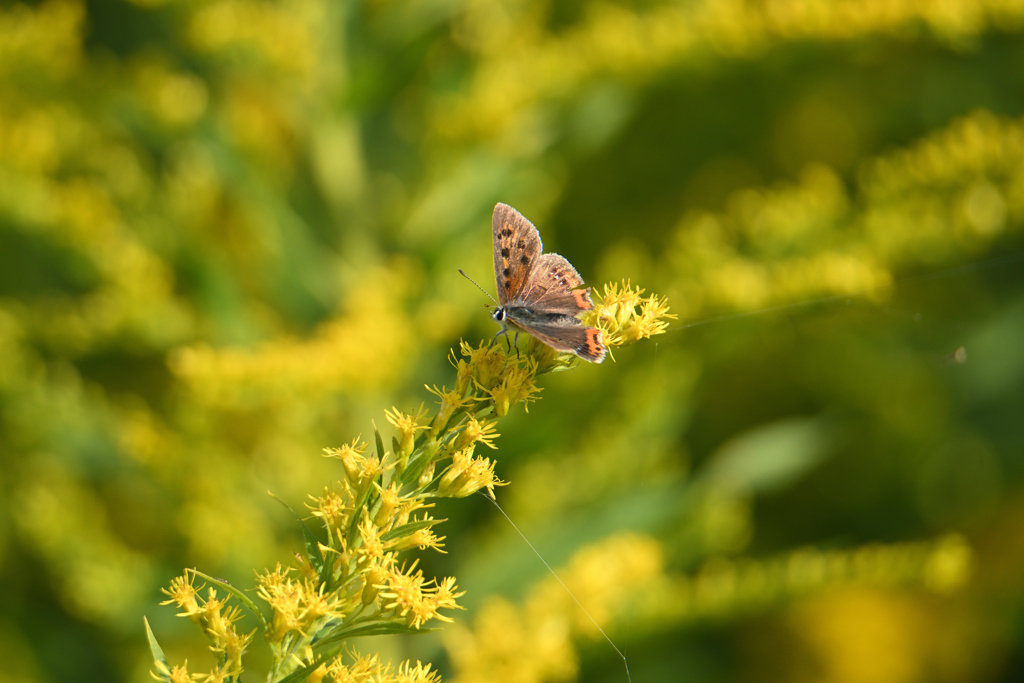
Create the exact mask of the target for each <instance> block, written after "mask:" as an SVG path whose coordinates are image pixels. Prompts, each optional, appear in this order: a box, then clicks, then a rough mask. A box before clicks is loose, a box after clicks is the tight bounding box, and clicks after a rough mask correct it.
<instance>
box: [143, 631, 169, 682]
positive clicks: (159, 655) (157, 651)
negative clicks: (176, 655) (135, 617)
mask: <svg viewBox="0 0 1024 683" xmlns="http://www.w3.org/2000/svg"><path fill="white" fill-rule="evenodd" d="M142 623H143V624H144V625H145V626H146V640H148V641H149V651H150V652H151V653H153V662H154V663H155V662H159V663H160V664H163V665H164V666H165V667H167V670H168V671H170V670H171V667H170V666H169V665H168V664H167V656H166V655H164V650H163V648H162V647H160V643H158V642H156V636H155V635H153V629H151V628H150V627H149V619H147V618H146V617H142ZM156 675H157V676H159V677H160V680H161V681H167V683H170V682H171V679H170V677H169V676H166V675H164V673H163V672H161V671H159V670H158V671H157V673H156Z"/></svg>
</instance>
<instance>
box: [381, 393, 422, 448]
mask: <svg viewBox="0 0 1024 683" xmlns="http://www.w3.org/2000/svg"><path fill="white" fill-rule="evenodd" d="M384 415H385V417H387V419H388V422H390V423H391V424H392V426H394V428H395V429H397V430H398V434H399V436H400V437H401V438H400V439H399V440H398V444H399V446H398V448H399V452H398V453H395V455H396V456H398V458H399V460H400V461H402V462H404V461H405V459H406V458H408V457H409V454H410V453H412V451H413V448H414V447H415V443H416V432H418V431H421V430H423V429H426V428H427V425H426V423H423V419H424V418H425V417H426V416H427V411H426V410H424V409H423V406H422V405H421V406H420V407H419V409H418V410H417V411H416V413H415V414H411V415H406V414H405V413H403V412H402V411H400V410H398V409H397V408H392V409H391V410H385V411H384Z"/></svg>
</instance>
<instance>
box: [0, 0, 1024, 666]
mask: <svg viewBox="0 0 1024 683" xmlns="http://www.w3.org/2000/svg"><path fill="white" fill-rule="evenodd" d="M1022 116H1024V2H1021V1H1020V0H941V1H939V0H936V1H934V2H929V1H927V0H917V1H911V0H834V1H830V0H677V1H674V2H673V1H666V0H622V1H621V2H583V1H581V0H566V1H557V2H556V1H555V0H508V1H500V0H372V1H367V2H331V1H329V0H284V1H281V2H265V1H261V0H211V1H207V0H180V1H175V0H166V1H164V0H134V1H133V2H128V1H122V0H46V1H44V2H11V1H10V0H3V1H2V2H0V457H2V461H0V487H2V495H0V501H2V507H0V576H2V586H3V587H2V590H0V681H4V682H5V683H6V682H7V681H11V682H14V681H17V682H19V683H20V682H26V683H27V682H29V681H40V682H42V681H121V680H125V681H127V680H137V681H142V680H149V679H148V673H147V671H148V669H149V668H150V666H151V661H150V659H149V655H148V651H147V649H146V645H145V640H144V637H143V632H142V616H143V615H147V616H148V617H149V619H150V621H151V623H152V624H153V626H154V630H155V631H156V633H157V635H158V637H159V638H160V640H161V643H162V644H163V646H164V648H165V650H166V651H167V652H168V655H169V656H170V658H171V659H172V661H181V660H182V659H184V658H186V657H187V658H188V660H189V663H190V666H191V667H192V670H203V669H204V668H210V667H211V666H212V660H211V658H210V654H209V653H208V652H207V651H206V650H205V648H206V645H205V642H204V640H203V639H202V637H201V635H200V634H199V633H198V630H197V629H195V628H194V627H193V626H192V625H191V624H190V623H188V622H187V621H186V620H182V619H176V618H175V617H174V616H173V610H172V609H171V608H169V607H158V606H157V602H158V601H159V600H160V599H162V597H163V596H161V595H160V594H159V588H160V587H161V586H165V585H166V584H167V581H168V580H169V579H170V578H171V577H173V576H174V575H176V574H178V573H180V571H181V569H182V568H183V567H187V566H197V567H199V568H200V569H201V570H203V571H205V572H207V573H209V574H211V575H214V576H219V577H225V578H227V579H228V580H230V581H231V582H232V583H234V584H235V585H239V586H244V587H251V585H252V581H253V570H254V569H262V568H264V567H267V566H273V565H274V564H275V563H276V562H278V561H285V562H287V561H288V558H289V557H290V556H291V553H292V552H293V551H294V550H297V549H299V547H300V538H299V536H298V534H297V530H296V529H295V527H294V524H293V522H292V521H291V520H290V517H289V515H288V514H287V512H286V511H285V510H284V508H281V507H280V506H279V505H278V504H277V503H275V502H274V501H273V500H272V499H270V498H269V497H268V496H267V495H266V491H267V490H268V489H270V490H272V491H273V492H274V493H276V494H277V495H279V496H281V497H282V498H284V499H285V500H288V501H289V502H290V503H291V504H292V505H293V506H295V507H298V506H300V505H301V504H302V503H303V501H305V500H306V495H307V494H309V493H315V492H320V491H322V488H323V486H325V485H327V484H328V483H330V482H331V481H332V480H334V479H337V478H338V477H339V472H338V471H337V466H336V465H335V464H334V463H333V462H332V461H327V460H325V459H323V458H321V457H320V455H319V453H320V449H321V448H322V447H324V446H336V445H340V444H341V443H343V442H346V441H349V440H351V438H353V437H354V436H356V435H357V434H359V433H362V434H363V435H364V437H365V436H366V435H368V434H369V433H370V432H371V431H372V427H371V423H370V421H371V419H375V420H376V422H377V424H378V425H379V426H382V427H383V426H386V425H385V424H384V420H383V410H384V409H385V408H389V407H391V406H392V405H396V406H398V407H399V408H400V409H402V410H405V411H407V412H408V411H411V410H412V409H413V408H415V407H416V406H417V405H419V403H420V402H422V401H427V400H432V397H431V396H430V395H429V394H427V393H426V391H425V390H424V389H423V384H424V383H429V384H434V383H436V384H438V385H441V384H444V383H447V384H448V385H449V386H451V385H452V382H453V378H454V374H453V370H452V368H451V366H450V365H449V363H448V360H447V354H448V350H449V348H451V347H452V346H453V345H456V344H457V342H458V340H459V338H460V337H462V338H465V339H468V340H473V341H475V340H478V339H482V338H485V337H489V336H490V335H491V334H493V332H494V331H495V328H494V325H493V323H492V322H491V321H490V320H489V319H488V317H487V312H486V310H485V309H484V308H483V304H484V303H487V301H486V299H485V298H484V297H483V295H481V294H480V292H479V291H478V290H477V289H476V288H474V287H473V286H472V285H470V284H469V283H467V282H466V281H464V280H462V278H461V277H460V276H459V275H458V273H457V268H459V267H462V268H464V269H465V270H466V271H467V272H468V273H469V274H471V275H472V276H473V277H474V278H476V279H477V280H478V281H479V282H480V283H481V284H482V285H484V286H485V287H486V288H488V289H492V288H493V284H492V282H493V281H492V274H491V272H490V269H491V265H490V264H491V252H490V249H491V245H490V229H489V226H490V212H491V209H492V208H493V206H494V204H495V202H498V201H502V202H506V203H509V204H511V205H513V206H515V207H516V208H518V209H519V210H520V211H522V212H523V213H524V214H525V215H526V216H527V217H528V218H530V219H531V220H532V221H533V222H534V223H535V224H536V225H537V226H538V227H539V229H540V231H541V234H542V236H543V238H544V240H545V245H546V247H547V249H548V250H549V251H558V252H560V253H562V254H563V255H565V256H567V257H568V258H569V259H570V260H571V261H572V262H573V263H574V264H575V265H576V267H577V268H578V269H579V270H580V272H581V273H582V274H583V276H584V277H585V278H586V279H587V281H588V282H590V283H592V284H596V285H598V286H600V285H601V284H602V283H605V282H610V281H617V280H621V279H629V280H631V281H632V283H633V284H635V285H639V286H641V287H644V288H646V289H647V290H648V291H649V292H655V293H658V294H661V295H667V296H668V297H669V302H670V304H671V305H672V307H673V310H674V312H676V313H677V314H678V315H679V320H678V321H677V324H676V327H679V328H681V327H683V326H687V325H690V324H692V323H702V324H699V325H696V326H692V327H686V328H684V329H676V330H675V331H672V332H670V333H669V334H667V335H665V336H662V337H659V338H656V339H654V340H651V341H648V342H644V343H641V344H638V345H637V346H633V347H629V348H625V349H621V350H620V351H619V352H617V353H616V361H617V362H614V363H611V362H606V363H605V364H603V365H602V366H590V365H587V366H585V367H580V368H578V369H576V370H574V371H572V372H569V373H562V374H557V375H551V376H547V377H545V378H543V387H544V392H543V394H542V398H541V400H540V401H539V402H538V403H536V404H534V405H533V406H531V411H530V413H529V414H524V413H523V412H522V411H521V410H520V409H518V408H517V409H516V410H515V411H513V415H511V416H510V418H508V419H507V420H504V421H503V422H502V423H501V424H500V426H499V431H500V432H501V433H502V437H501V439H500V440H499V447H500V448H499V450H498V451H496V452H495V454H496V457H497V458H498V460H499V464H498V472H499V474H500V476H501V477H502V478H503V479H506V480H508V481H510V482H511V485H510V486H509V487H507V488H505V489H501V491H500V494H499V499H500V500H501V501H502V502H503V503H504V505H505V507H506V509H507V511H508V512H509V514H510V515H511V516H512V518H513V519H515V520H516V522H517V523H518V524H519V525H520V526H521V528H522V529H523V530H524V532H525V533H526V534H527V535H528V536H529V537H530V538H531V539H532V540H533V541H534V542H535V543H536V544H537V546H538V548H539V549H540V551H541V553H542V554H543V555H544V556H545V558H546V559H547V560H548V561H549V562H551V563H552V564H553V565H555V566H565V565H566V563H568V562H570V558H572V557H574V556H575V557H576V558H577V560H578V561H583V560H580V558H581V557H583V558H584V559H585V558H586V557H590V558H591V565H588V566H592V568H591V569H590V570H587V569H585V568H584V569H579V567H577V569H578V571H577V570H572V569H567V570H566V571H567V572H569V574H570V575H572V576H575V577H576V578H577V579H579V580H578V581H577V582H576V583H573V585H574V586H576V589H577V590H578V592H579V594H580V597H581V600H583V601H584V602H585V603H587V604H588V605H594V604H597V603H594V602H588V596H591V593H593V594H594V595H598V596H599V597H598V598H593V599H594V600H597V601H598V603H600V604H603V605H605V607H606V609H604V608H602V609H601V610H597V609H595V610H594V611H597V612H601V614H600V615H598V614H595V616H598V617H599V619H600V620H601V622H602V625H603V626H604V627H605V628H606V630H608V632H609V634H610V635H611V636H612V637H613V639H614V640H615V642H616V643H617V644H618V645H619V647H620V648H621V649H623V650H624V651H625V652H626V654H627V656H628V658H629V662H630V667H631V669H632V672H633V680H634V681H636V683H641V682H642V681H663V680H685V681H692V682H704V681H707V682H713V681H726V680H728V681H750V682H755V681H773V682H793V683H804V682H807V683H810V682H823V683H824V682H836V683H847V682H848V683H914V682H918V681H921V682H924V681H938V682H959V681H1019V680H1022V679H1024V486H1022V484H1024V458H1022V455H1024V257H1022V253H1024V232H1022V226H1024V119H1022V118H1021V117H1022ZM807 302H811V303H807ZM747 313H751V315H745V314H747ZM437 513H438V514H437V516H439V517H446V518H448V520H449V521H448V522H447V523H446V524H444V525H443V526H442V527H441V528H440V529H439V531H440V532H441V533H442V534H446V535H447V536H448V539H447V541H446V543H447V547H446V549H447V550H448V554H447V555H443V556H433V557H427V558H425V560H424V562H425V565H424V566H425V567H426V570H427V572H428V574H431V573H433V574H438V575H447V574H453V575H455V576H457V577H458V578H459V584H460V587H462V588H464V589H466V590H467V591H468V594H467V595H466V596H465V597H464V598H463V599H462V602H463V603H464V604H465V605H466V606H467V607H468V608H469V609H468V611H467V612H464V613H463V612H460V613H458V614H457V615H455V616H456V618H457V620H458V622H459V623H458V624H456V625H455V626H453V627H449V629H448V631H449V635H447V636H443V637H442V636H437V635H429V636H424V637H423V638H418V639H409V640H401V639H381V640H379V641H365V642H362V643H358V644H357V646H358V647H359V648H361V649H365V650H367V651H374V650H375V649H379V650H381V651H382V652H383V653H384V655H385V656H386V657H394V658H398V659H401V658H406V657H414V658H417V657H418V658H421V659H428V660H430V661H432V662H434V663H436V664H437V665H438V666H439V667H440V668H441V670H442V672H443V673H444V675H445V678H446V680H460V681H484V680H490V681H496V682H498V683H500V682H501V681H516V682H530V681H558V680H577V679H578V680H587V681H615V682H620V681H623V680H625V676H624V671H623V669H622V666H621V661H620V660H619V659H618V658H617V656H616V655H615V653H614V651H612V650H611V648H610V647H609V646H608V645H607V644H606V643H603V642H602V641H601V640H600V639H598V638H595V637H594V635H593V633H592V632H591V631H592V629H591V628H590V627H589V626H587V625H586V623H585V618H582V617H581V616H580V614H579V613H578V611H576V608H574V607H573V606H572V605H571V604H566V605H564V609H563V608H561V607H559V606H558V605H559V604H561V603H558V600H562V599H563V598H562V597H557V598H554V597H551V596H552V595H556V594H557V591H555V592H554V593H551V592H548V593H545V592H544V590H543V586H544V585H546V584H544V581H545V580H546V579H545V577H546V576H547V574H546V571H545V570H544V568H543V566H542V565H541V564H540V561H539V560H538V559H537V558H536V557H535V556H534V555H533V553H532V552H531V551H530V550H529V548H527V547H526V546H525V544H524V543H523V542H522V541H521V540H520V539H519V537H518V536H517V535H516V533H515V531H513V530H512V529H511V528H510V527H509V525H508V523H507V522H506V521H505V520H504V519H503V518H501V517H500V516H499V514H498V513H497V512H496V511H495V510H494V508H493V507H491V506H490V505H489V504H488V503H487V502H486V501H485V500H483V499H482V498H480V497H474V498H470V499H466V500H460V501H454V502H450V501H446V503H445V505H443V506H442V507H439V509H438V510H437ZM625 532H629V533H632V534H634V535H633V536H622V535H621V534H623V533H625ZM616 539H619V541H622V539H626V540H625V541H624V542H625V546H624V547H625V549H623V546H617V545H615V543H616V542H618V541H616ZM629 539H633V541H636V542H638V543H640V544H641V546H642V547H643V548H645V549H646V551H645V552H648V555H645V557H649V558H653V559H651V560H650V562H651V563H650V564H649V566H647V565H645V566H647V568H646V569H644V570H643V571H640V570H637V571H633V570H632V569H629V568H628V567H626V568H624V569H623V568H619V569H616V567H618V565H614V566H613V564H614V563H612V562H611V560H609V559H608V558H609V557H611V558H619V559H623V560H627V562H626V564H628V560H629V559H630V558H635V557H639V555H635V554H634V551H633V550H630V549H629V548H630V546H629V543H630V542H631V541H630V540H629ZM637 539H641V540H640V541H638V540H637ZM645 544H646V545H645ZM609 548H610V549H611V550H609ZM602 549H604V551H602ZM588 552H589V553H591V555H586V553H588ZM602 552H605V554H604V555H602V554H601V553H602ZM578 553H583V554H582V555H581V554H578ZM595 553H596V554H595ZM609 553H610V554H609ZM574 554H575V555H574ZM658 558H660V559H658ZM584 564H586V563H585V562H584ZM574 566H575V565H574ZM581 566H582V565H581ZM620 570H621V571H620ZM588 572H589V573H588ZM616 572H618V573H616ZM631 572H632V573H631ZM644 572H646V573H644ZM580 577H583V578H580ZM587 577H589V579H587ZM609 577H610V578H609ZM587 580H589V581H590V583H587ZM602 580H605V583H602ZM605 584H608V585H605ZM538 586H540V587H541V588H538ZM545 596H546V597H545ZM600 596H605V597H604V598H601V597H600ZM609 596H611V597H609ZM591 597H592V596H591ZM602 599H603V600H605V602H604V603H601V602H600V601H601V600H602ZM556 603H557V604H556ZM538 604H540V605H541V607H537V605H538ZM531 605H533V607H531ZM538 609H539V610H540V611H541V612H544V613H545V614H546V615H547V616H548V617H551V614H556V615H560V616H559V617H558V619H555V621H554V622H551V623H547V622H545V623H546V628H547V629H548V630H544V631H543V633H544V634H547V635H545V636H544V638H548V636H551V634H552V633H555V634H556V635H557V634H561V635H560V636H557V637H554V636H552V637H554V641H556V642H557V643H560V645H559V647H555V648H553V649H550V650H545V649H544V647H545V646H544V644H543V643H541V642H540V641H538V640H537V638H539V637H540V636H538V635H537V634H538V633H540V631H542V630H543V629H541V625H540V624H539V623H537V622H536V619H537V614H538V611H537V610H538ZM502 610H504V611H502ZM545 610H547V611H545ZM559 610H561V611H559ZM488 615H490V616H488ZM552 623H554V624H555V626H554V627H552ZM552 628H553V629H554V630H552ZM588 629H589V630H588ZM452 634H454V635H452ZM445 638H448V640H445ZM545 642H547V641H545ZM259 645H260V643H259V641H257V643H256V644H255V645H254V648H253V649H254V651H257V652H256V653H255V654H254V658H253V660H252V662H251V665H252V667H253V668H254V669H255V670H256V671H258V670H259V669H260V657H259V654H258V650H259ZM502 648H504V649H502ZM474 653H477V654H474ZM474 657H476V659H474ZM474 661H475V662H476V664H474V663H473V662H474ZM481 662H483V664H481ZM487 662H490V663H491V664H494V663H495V662H504V664H502V666H501V667H498V666H496V665H495V668H494V669H493V670H490V671H489V672H487V669H486V667H487V666H489V665H488V664H487ZM474 667H475V668H474ZM481 671H484V673H481ZM249 678H253V679H255V678H256V676H255V675H250V676H249Z"/></svg>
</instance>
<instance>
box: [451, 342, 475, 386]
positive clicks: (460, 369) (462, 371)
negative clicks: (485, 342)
mask: <svg viewBox="0 0 1024 683" xmlns="http://www.w3.org/2000/svg"><path fill="white" fill-rule="evenodd" d="M467 348H470V347H469V345H467V344H466V342H462V346H461V349H462V352H463V354H465V353H466V349H467ZM448 360H449V362H451V364H452V366H453V367H454V368H455V393H456V394H458V395H459V396H464V395H465V394H466V390H468V389H469V387H471V386H472V385H473V366H471V365H470V364H469V362H468V361H466V360H464V359H462V358H459V359H456V358H455V352H454V351H452V353H451V354H450V355H449V356H448Z"/></svg>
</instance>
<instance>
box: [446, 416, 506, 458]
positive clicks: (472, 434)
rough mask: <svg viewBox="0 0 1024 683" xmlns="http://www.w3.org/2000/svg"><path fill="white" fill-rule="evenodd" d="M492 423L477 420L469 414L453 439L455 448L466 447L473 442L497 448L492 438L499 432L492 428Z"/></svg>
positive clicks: (497, 435)
mask: <svg viewBox="0 0 1024 683" xmlns="http://www.w3.org/2000/svg"><path fill="white" fill-rule="evenodd" d="M494 425H495V423H494V422H488V421H487V420H478V419H476V417H475V416H470V418H469V420H468V421H467V422H466V426H465V427H463V428H462V433H461V434H459V438H458V439H457V440H456V441H455V450H461V449H463V448H467V447H469V446H472V445H473V444H475V443H482V444H483V445H485V446H487V447H488V448H497V446H495V445H494V443H493V440H494V439H495V438H496V437H499V436H501V434H498V432H496V431H495V430H494Z"/></svg>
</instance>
